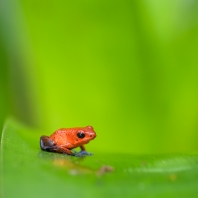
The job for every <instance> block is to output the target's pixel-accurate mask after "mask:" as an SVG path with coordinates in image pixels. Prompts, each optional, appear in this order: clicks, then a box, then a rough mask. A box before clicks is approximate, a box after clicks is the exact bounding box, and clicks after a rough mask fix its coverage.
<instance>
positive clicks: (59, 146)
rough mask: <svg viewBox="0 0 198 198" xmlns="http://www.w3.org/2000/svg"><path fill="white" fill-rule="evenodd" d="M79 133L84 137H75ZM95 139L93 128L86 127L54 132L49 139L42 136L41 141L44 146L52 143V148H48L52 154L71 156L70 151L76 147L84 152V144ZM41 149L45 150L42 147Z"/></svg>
mask: <svg viewBox="0 0 198 198" xmlns="http://www.w3.org/2000/svg"><path fill="white" fill-rule="evenodd" d="M79 132H83V134H84V135H85V137H84V138H79V137H78V136H77V134H78V133H79ZM95 137H96V133H95V131H94V129H93V127H92V126H87V127H75V128H61V129H58V130H56V131H55V132H54V133H53V134H52V135H50V136H49V137H47V136H42V137H41V140H42V141H43V143H44V144H46V145H51V144H52V143H53V146H50V147H51V148H52V149H51V150H52V151H53V152H58V153H67V154H72V152H71V151H70V150H71V149H73V148H76V147H80V148H81V150H83V151H85V147H84V144H87V143H89V141H91V140H93V139H94V138H95ZM41 149H42V150H46V149H43V148H42V147H41ZM49 150H50V149H49Z"/></svg>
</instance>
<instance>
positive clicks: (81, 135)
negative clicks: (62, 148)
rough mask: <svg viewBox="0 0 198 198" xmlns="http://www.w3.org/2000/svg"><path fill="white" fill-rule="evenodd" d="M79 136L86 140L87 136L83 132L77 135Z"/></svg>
mask: <svg viewBox="0 0 198 198" xmlns="http://www.w3.org/2000/svg"><path fill="white" fill-rule="evenodd" d="M77 136H78V137H79V138H84V137H85V134H84V133H83V132H78V133H77Z"/></svg>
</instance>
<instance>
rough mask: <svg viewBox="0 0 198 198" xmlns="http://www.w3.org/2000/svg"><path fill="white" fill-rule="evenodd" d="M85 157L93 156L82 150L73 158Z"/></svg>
mask: <svg viewBox="0 0 198 198" xmlns="http://www.w3.org/2000/svg"><path fill="white" fill-rule="evenodd" d="M87 155H93V153H88V152H87V151H84V150H82V151H80V152H78V153H76V155H75V156H77V157H83V156H87Z"/></svg>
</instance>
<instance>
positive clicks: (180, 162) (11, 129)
mask: <svg viewBox="0 0 198 198" xmlns="http://www.w3.org/2000/svg"><path fill="white" fill-rule="evenodd" d="M41 134H43V132H41V131H35V130H30V129H29V128H27V127H24V126H23V125H21V124H19V123H17V122H16V121H14V120H12V119H9V120H7V122H6V125H5V127H4V131H3V137H2V144H1V151H2V152H1V155H2V156H1V159H2V161H1V177H2V181H3V182H2V184H3V185H2V189H3V197H4V198H12V197H21V198H25V197H29V198H33V197H49V198H51V197H57V196H58V197H60V198H61V197H76V198H77V197H81V198H84V197H86V198H88V197H96V198H97V197H152V198H154V197H169V198H171V197H174V198H177V197H178V198H181V197H196V195H197V193H198V189H197V182H198V179H197V178H198V166H197V165H198V164H197V162H198V155H184V154H182V155H160V156H158V155H139V156H138V155H132V154H119V153H107V152H106V153H100V152H96V151H94V150H92V151H93V152H94V155H93V156H87V157H85V158H79V157H71V156H67V155H62V154H55V153H47V152H43V151H41V150H40V148H39V137H40V135H41ZM94 141H95V140H94ZM92 143H94V142H92ZM90 144H91V142H90ZM104 165H106V166H111V167H112V169H109V170H111V171H110V172H107V171H104V169H102V168H101V167H104ZM113 169H114V170H113Z"/></svg>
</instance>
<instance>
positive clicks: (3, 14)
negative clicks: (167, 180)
mask: <svg viewBox="0 0 198 198" xmlns="http://www.w3.org/2000/svg"><path fill="white" fill-rule="evenodd" d="M197 52H198V1H196V0H166V1H165V0H164V1H163V0H161V1H157V0H131V1H129V0H122V1H118V0H109V1H105V0H101V1H89V0H76V1H65V0H56V1H54V0H48V1H47V0H43V1H40V0H34V1H33V0H18V1H14V0H1V2H0V96H1V97H0V103H1V105H0V126H1V128H2V127H3V122H4V120H5V118H6V117H7V116H8V115H12V116H15V117H16V118H18V119H19V120H21V121H23V122H24V123H26V124H28V125H31V126H33V127H36V128H40V129H41V130H43V131H44V132H43V133H44V134H45V135H49V134H51V133H52V132H53V131H55V130H56V129H58V128H61V127H75V126H86V125H92V126H93V127H94V128H95V130H96V132H97V138H96V139H95V140H94V142H91V143H90V144H89V145H88V147H89V150H91V151H93V152H94V151H103V152H117V153H118V152H128V153H168V152H196V151H197V150H198V144H197V139H198V55H197Z"/></svg>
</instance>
